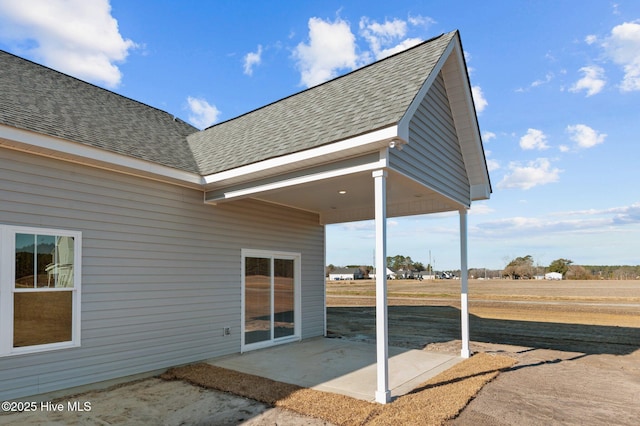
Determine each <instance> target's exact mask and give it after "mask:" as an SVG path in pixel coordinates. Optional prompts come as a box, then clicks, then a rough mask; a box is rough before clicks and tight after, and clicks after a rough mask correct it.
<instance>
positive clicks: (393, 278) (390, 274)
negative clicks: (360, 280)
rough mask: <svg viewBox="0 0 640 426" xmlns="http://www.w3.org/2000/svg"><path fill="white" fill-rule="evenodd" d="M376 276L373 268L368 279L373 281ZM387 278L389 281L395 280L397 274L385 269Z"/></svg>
mask: <svg viewBox="0 0 640 426" xmlns="http://www.w3.org/2000/svg"><path fill="white" fill-rule="evenodd" d="M376 276H377V275H376V268H373V271H372V272H370V273H369V278H371V279H375V278H376ZM387 278H389V279H391V280H395V279H396V278H398V274H397V273H396V272H395V271H393V270H391V269H389V268H387Z"/></svg>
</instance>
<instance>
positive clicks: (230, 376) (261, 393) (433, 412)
mask: <svg viewBox="0 0 640 426" xmlns="http://www.w3.org/2000/svg"><path fill="white" fill-rule="evenodd" d="M515 363H516V360H514V359H513V358H509V357H506V356H500V355H488V354H485V353H478V354H476V355H474V356H473V357H471V358H469V359H467V360H464V361H463V362H461V363H459V364H457V365H455V366H453V367H451V368H450V369H448V370H446V371H444V372H442V373H440V374H438V375H437V376H435V377H433V378H432V379H430V380H428V381H426V382H425V383H423V384H421V385H420V386H418V387H417V388H416V389H414V390H413V391H412V392H411V393H409V394H407V395H404V396H401V397H399V398H397V399H395V400H394V401H393V402H391V403H389V404H386V405H381V404H377V403H374V402H367V401H363V400H360V399H356V398H352V397H348V396H344V395H339V394H333V393H328V392H322V391H317V390H313V389H307V388H303V387H300V386H297V385H292V384H288V383H282V382H278V381H274V380H271V379H267V378H264V377H259V376H254V375H251V374H245V373H240V372H237V371H233V370H228V369H225V368H221V367H216V366H213V365H209V364H205V363H200V364H194V365H188V366H185V367H177V368H172V369H170V370H169V371H167V372H166V373H164V374H163V375H161V376H160V377H161V378H163V379H165V380H184V381H187V382H189V383H192V384H195V385H198V386H202V387H205V388H210V389H215V390H219V391H223V392H229V393H233V394H235V395H239V396H242V397H245V398H251V399H254V400H256V401H260V402H263V403H266V404H269V405H271V406H274V407H281V408H285V409H287V410H291V411H294V412H296V413H299V414H302V415H306V416H310V417H315V418H319V419H323V420H325V421H328V422H331V423H333V424H336V425H341V426H342V425H344V426H351V425H410V424H411V425H412V424H423V425H441V424H443V423H444V422H445V421H446V420H449V419H452V418H454V417H455V416H457V415H458V414H459V413H460V412H461V411H462V409H463V408H464V407H465V406H466V405H467V404H468V403H469V401H471V400H472V399H473V398H474V397H475V395H476V394H477V393H478V392H479V391H480V389H482V387H483V386H484V385H485V384H486V383H488V382H490V381H491V380H493V379H494V378H495V377H496V376H497V375H498V374H499V373H500V372H501V371H503V370H505V369H507V368H509V367H511V366H513V365H514V364H515Z"/></svg>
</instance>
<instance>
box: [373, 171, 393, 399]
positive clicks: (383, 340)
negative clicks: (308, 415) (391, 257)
mask: <svg viewBox="0 0 640 426" xmlns="http://www.w3.org/2000/svg"><path fill="white" fill-rule="evenodd" d="M373 179H374V186H375V223H376V225H375V228H376V349H377V351H376V354H377V360H376V365H377V379H378V380H377V383H378V387H377V390H376V395H375V396H376V402H379V403H381V404H386V403H388V402H390V401H391V391H390V390H389V348H388V340H389V335H388V327H387V172H386V171H385V170H376V171H374V172H373Z"/></svg>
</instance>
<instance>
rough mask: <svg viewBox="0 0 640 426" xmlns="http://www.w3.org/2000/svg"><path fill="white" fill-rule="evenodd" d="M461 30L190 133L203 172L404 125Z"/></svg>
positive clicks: (233, 166)
mask: <svg viewBox="0 0 640 426" xmlns="http://www.w3.org/2000/svg"><path fill="white" fill-rule="evenodd" d="M454 35H455V32H451V33H447V34H443V35H441V36H439V37H436V38H433V39H431V40H428V41H426V42H423V43H421V44H419V45H418V46H416V47H413V48H411V49H409V50H406V51H404V52H401V53H398V54H396V55H394V56H391V57H389V58H386V59H384V60H381V61H378V62H375V63H373V64H371V65H368V66H366V67H363V68H361V69H358V70H356V71H353V72H351V73H349V74H346V75H344V76H342V77H339V78H336V79H334V80H331V81H329V82H326V83H323V84H321V85H319V86H315V87H312V88H310V89H308V90H305V91H303V92H300V93H298V94H295V95H293V96H290V97H288V98H285V99H282V100H280V101H278V102H275V103H272V104H270V105H267V106H265V107H262V108H260V109H257V110H255V111H252V112H249V113H247V114H245V115H242V116H240V117H237V118H234V119H232V120H229V121H226V122H223V123H220V124H217V125H214V126H212V127H210V128H208V129H206V130H204V131H202V132H198V133H194V134H192V135H190V136H189V137H188V140H189V143H190V145H191V147H192V149H193V152H194V155H195V158H196V161H197V162H198V164H199V166H200V172H201V173H202V174H203V175H207V174H211V173H216V172H221V171H224V170H228V169H233V168H236V167H239V166H243V165H247V164H251V163H255V162H258V161H262V160H265V159H269V158H274V157H278V156H282V155H286V154H290V153H292V152H298V151H303V150H306V149H310V148H314V147H317V146H321V145H325V144H328V143H332V142H336V141H339V140H343V139H347V138H350V137H354V136H357V135H360V134H364V133H368V132H371V131H374V130H378V129H382V128H385V127H388V126H390V125H394V124H396V123H398V121H400V119H401V118H402V116H403V114H404V113H405V111H406V110H407V108H408V107H409V105H410V104H411V102H412V101H413V99H414V97H415V96H416V94H417V93H418V91H419V90H420V88H421V86H422V84H423V83H424V82H425V80H426V79H427V78H428V76H429V74H430V73H431V72H432V70H433V67H434V66H435V64H436V62H437V61H438V59H440V57H441V55H442V53H443V52H444V50H445V48H446V47H447V45H448V44H449V42H450V41H451V39H452V38H453V37H454Z"/></svg>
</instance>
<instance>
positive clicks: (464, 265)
mask: <svg viewBox="0 0 640 426" xmlns="http://www.w3.org/2000/svg"><path fill="white" fill-rule="evenodd" d="M468 274H469V267H468V261H467V210H460V328H461V330H462V349H461V351H460V356H461V357H462V358H469V357H470V356H471V351H470V350H469V277H468Z"/></svg>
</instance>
